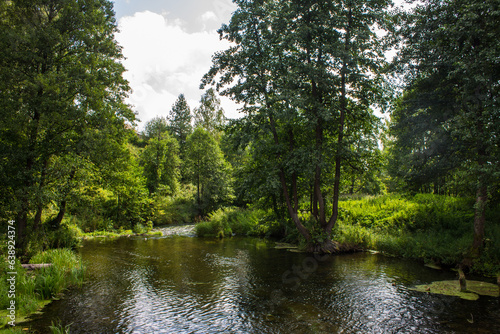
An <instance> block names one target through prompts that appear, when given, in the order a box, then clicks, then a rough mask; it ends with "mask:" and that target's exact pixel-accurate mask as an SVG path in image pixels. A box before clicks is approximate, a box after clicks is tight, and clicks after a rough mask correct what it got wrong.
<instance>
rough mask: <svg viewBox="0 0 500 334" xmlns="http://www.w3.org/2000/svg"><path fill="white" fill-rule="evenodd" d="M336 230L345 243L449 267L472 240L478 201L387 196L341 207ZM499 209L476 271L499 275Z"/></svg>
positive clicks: (490, 217) (494, 210) (491, 218)
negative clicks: (475, 204) (475, 207)
mask: <svg viewBox="0 0 500 334" xmlns="http://www.w3.org/2000/svg"><path fill="white" fill-rule="evenodd" d="M340 208H341V210H340V215H339V220H338V222H337V225H336V227H335V229H334V233H335V237H336V239H337V240H338V241H341V242H350V243H357V244H359V245H361V246H363V247H365V248H368V249H374V250H379V251H383V252H386V253H389V254H393V255H396V256H402V257H406V258H413V259H422V260H424V261H426V262H433V263H438V264H443V265H448V266H453V265H456V264H457V263H459V262H460V261H461V260H462V259H463V258H464V256H465V255H466V254H467V252H468V251H469V248H470V246H471V244H472V239H473V220H474V200H473V199H467V198H456V197H450V196H440V195H432V194H418V195H415V196H413V197H407V198H405V197H403V196H400V195H384V196H377V197H365V198H362V199H356V200H348V201H342V202H340ZM499 216H500V210H499V208H498V207H496V208H491V209H489V211H488V214H487V223H486V226H487V229H486V240H485V250H484V252H483V254H482V256H481V258H480V259H479V261H477V262H476V265H475V267H474V268H473V269H474V270H475V271H476V272H479V273H482V274H488V275H494V274H495V273H496V272H498V271H500V254H499V252H500V241H498V240H500V223H499V219H498V217H499Z"/></svg>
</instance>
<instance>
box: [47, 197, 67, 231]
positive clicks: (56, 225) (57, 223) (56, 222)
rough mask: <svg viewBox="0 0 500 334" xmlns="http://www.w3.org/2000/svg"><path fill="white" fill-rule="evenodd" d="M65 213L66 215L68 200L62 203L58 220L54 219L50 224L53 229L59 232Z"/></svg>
mask: <svg viewBox="0 0 500 334" xmlns="http://www.w3.org/2000/svg"><path fill="white" fill-rule="evenodd" d="M65 213H66V200H63V201H61V204H60V206H59V212H58V213H57V216H56V218H54V219H53V220H52V221H51V223H50V225H51V226H50V228H51V229H53V230H58V229H59V228H60V227H61V223H62V220H63V218H64V214H65Z"/></svg>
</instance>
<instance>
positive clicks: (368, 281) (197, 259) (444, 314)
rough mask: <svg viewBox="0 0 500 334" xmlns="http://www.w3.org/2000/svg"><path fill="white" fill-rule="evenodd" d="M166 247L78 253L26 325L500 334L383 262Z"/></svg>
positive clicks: (483, 308)
mask: <svg viewBox="0 0 500 334" xmlns="http://www.w3.org/2000/svg"><path fill="white" fill-rule="evenodd" d="M163 232H164V234H166V235H165V236H164V237H155V238H145V237H131V238H120V239H112V240H106V239H95V240H88V241H85V242H84V244H83V247H82V248H80V250H79V252H80V254H81V256H82V258H83V261H84V262H85V264H86V266H87V270H88V272H87V279H86V283H85V285H84V286H83V287H82V288H74V289H71V290H69V291H68V292H67V293H66V294H65V296H64V298H62V299H61V300H58V301H54V302H52V303H51V304H49V305H48V306H47V307H46V308H45V309H44V313H43V314H42V315H39V316H36V317H35V318H34V320H32V321H31V322H29V323H26V324H23V327H31V328H32V329H34V330H35V331H37V332H39V333H46V332H47V331H48V330H47V328H48V326H50V324H51V322H52V321H54V322H56V321H60V322H61V323H62V324H65V325H66V324H70V323H71V324H72V325H71V333H272V334H275V333H286V334H291V333H297V334H299V333H300V334H304V333H500V302H499V299H498V298H492V297H484V296H482V297H480V299H479V300H477V301H468V300H462V299H460V298H458V297H449V296H440V295H431V294H422V293H419V292H415V291H412V290H410V288H411V287H412V286H414V285H416V284H423V283H430V282H432V281H435V280H449V279H455V278H456V274H455V273H454V272H451V271H440V270H435V269H431V268H427V267H424V266H423V265H421V264H419V263H416V262H413V261H407V260H403V259H397V258H391V257H386V256H383V255H380V254H370V253H357V254H346V255H338V256H326V257H318V256H317V257H313V256H310V255H308V254H303V253H294V252H290V251H287V250H285V249H275V248H274V245H275V244H274V243H273V242H271V241H266V240H261V239H254V238H228V239H224V240H216V239H204V238H196V237H193V234H192V227H174V228H168V229H165V230H164V231H163Z"/></svg>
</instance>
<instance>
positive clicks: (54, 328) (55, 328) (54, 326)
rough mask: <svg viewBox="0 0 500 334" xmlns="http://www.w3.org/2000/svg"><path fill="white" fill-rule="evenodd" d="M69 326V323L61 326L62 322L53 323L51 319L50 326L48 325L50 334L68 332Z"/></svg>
mask: <svg viewBox="0 0 500 334" xmlns="http://www.w3.org/2000/svg"><path fill="white" fill-rule="evenodd" d="M70 328H71V324H69V325H66V326H63V325H62V323H60V322H56V323H54V322H53V321H52V322H51V326H49V329H50V331H51V333H52V334H70Z"/></svg>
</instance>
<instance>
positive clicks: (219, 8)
mask: <svg viewBox="0 0 500 334" xmlns="http://www.w3.org/2000/svg"><path fill="white" fill-rule="evenodd" d="M113 2H114V8H115V12H116V19H117V22H118V29H119V32H118V33H117V34H116V40H117V41H118V43H119V44H120V45H121V46H122V48H123V55H124V56H125V60H124V61H123V65H124V66H125V68H126V70H127V71H126V72H125V74H124V77H125V78H126V79H127V80H128V81H129V83H130V87H131V88H132V94H131V95H130V97H129V99H128V101H127V102H128V103H129V104H131V105H132V108H133V110H134V111H135V112H136V113H137V116H138V119H139V120H140V122H138V128H139V130H142V129H143V128H144V125H145V124H146V122H147V121H149V120H151V119H152V118H154V117H156V116H167V115H168V112H169V110H170V109H171V108H172V105H173V104H174V103H175V101H176V100H177V98H178V96H179V95H180V94H184V95H185V97H186V99H187V101H188V104H189V106H190V107H191V109H193V108H195V107H197V106H198V105H199V102H200V98H201V95H202V94H203V92H204V90H200V89H199V86H200V83H201V79H202V77H203V75H204V74H205V73H206V72H208V70H209V69H210V66H211V64H212V55H213V54H214V53H215V52H216V51H220V50H224V49H227V48H228V46H229V44H228V43H227V42H226V41H221V40H220V39H219V35H218V33H217V29H219V28H220V26H221V25H222V24H223V23H228V22H229V20H230V18H231V14H232V12H233V11H234V10H235V9H236V6H235V5H234V4H233V3H232V2H231V0H181V1H179V0H114V1H113ZM208 88H209V87H207V89H208ZM221 102H222V107H223V109H224V111H225V113H226V116H227V117H230V118H236V117H238V110H237V109H238V106H237V105H236V104H234V103H233V102H232V101H230V100H229V99H228V98H224V97H221Z"/></svg>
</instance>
